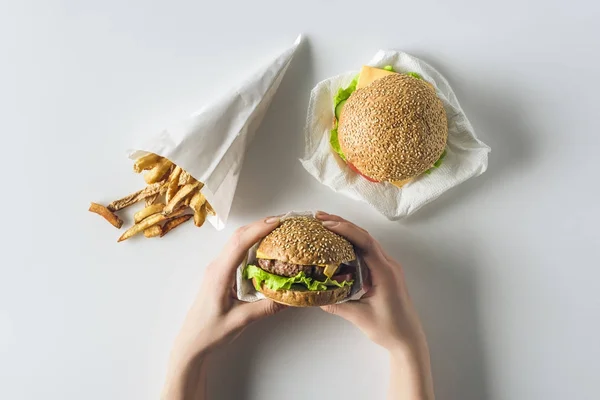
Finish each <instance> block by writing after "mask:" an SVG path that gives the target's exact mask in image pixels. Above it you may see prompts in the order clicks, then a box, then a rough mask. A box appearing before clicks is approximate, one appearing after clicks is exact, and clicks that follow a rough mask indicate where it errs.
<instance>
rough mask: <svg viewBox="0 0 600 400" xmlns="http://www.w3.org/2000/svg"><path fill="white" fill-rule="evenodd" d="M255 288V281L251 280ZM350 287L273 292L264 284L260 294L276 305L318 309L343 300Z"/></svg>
mask: <svg viewBox="0 0 600 400" xmlns="http://www.w3.org/2000/svg"><path fill="white" fill-rule="evenodd" d="M252 282H253V283H254V286H256V283H257V282H256V279H252ZM350 289H351V286H344V287H336V288H334V289H329V290H317V291H311V290H289V289H283V290H273V289H269V288H268V287H266V286H265V285H264V284H262V285H261V287H260V292H261V293H262V294H264V295H265V297H267V298H268V299H271V300H273V301H274V302H276V303H280V304H285V305H286V306H292V307H319V306H326V305H328V304H335V303H337V302H338V301H340V300H344V299H345V298H346V297H348V295H349V294H350Z"/></svg>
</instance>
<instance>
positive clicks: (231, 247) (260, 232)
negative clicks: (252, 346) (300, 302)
mask: <svg viewBox="0 0 600 400" xmlns="http://www.w3.org/2000/svg"><path fill="white" fill-rule="evenodd" d="M278 225H279V218H267V219H265V220H260V221H257V222H254V223H252V224H250V225H247V226H244V227H241V228H239V229H238V230H236V232H235V233H234V234H233V236H232V237H231V238H230V239H229V241H228V242H227V244H226V245H225V247H224V248H223V250H222V251H221V254H220V255H219V256H218V257H217V258H216V259H215V260H214V261H213V262H211V263H210V264H209V265H208V266H207V268H206V272H205V274H204V279H203V281H202V285H201V288H200V291H199V293H198V296H197V297H196V300H195V301H194V303H193V305H192V307H191V309H190V310H189V311H188V314H187V316H186V318H185V321H184V323H183V327H182V329H181V331H180V333H179V335H178V336H177V338H176V340H175V344H174V346H173V351H172V353H171V360H170V366H169V373H168V376H167V383H166V385H165V388H164V390H163V397H162V398H163V399H183V398H201V397H199V395H198V396H187V395H185V393H186V392H187V393H189V392H190V391H193V392H198V391H203V390H204V388H202V389H201V390H200V388H198V387H195V388H193V390H190V389H186V386H187V385H189V384H190V383H189V382H186V381H185V380H190V377H189V376H188V375H195V377H194V378H193V379H192V381H195V385H198V383H197V382H200V381H203V379H202V377H201V376H200V375H201V367H202V365H201V364H203V360H204V358H205V356H206V355H208V354H209V353H210V352H211V351H212V350H213V349H215V348H216V347H218V346H219V345H222V344H225V343H229V342H231V341H232V340H233V339H235V338H236V337H237V336H238V335H239V334H240V333H241V332H242V330H243V329H244V328H245V327H246V326H248V325H249V324H250V323H252V322H254V321H256V320H258V319H260V318H263V317H266V316H269V315H273V314H275V313H276V312H277V311H280V310H281V309H283V308H285V306H282V305H280V304H277V303H275V302H273V301H271V300H261V301H257V302H254V303H244V302H241V301H239V300H237V298H236V293H235V291H234V287H233V285H234V282H235V273H236V270H237V267H238V266H239V265H240V263H241V262H242V261H243V260H244V258H245V257H246V254H247V252H248V250H249V249H250V248H251V247H252V246H253V245H254V244H255V243H257V242H258V241H259V240H260V239H262V238H263V237H265V236H266V235H267V234H269V233H270V232H271V231H272V230H273V229H275V228H276V227H277V226H278Z"/></svg>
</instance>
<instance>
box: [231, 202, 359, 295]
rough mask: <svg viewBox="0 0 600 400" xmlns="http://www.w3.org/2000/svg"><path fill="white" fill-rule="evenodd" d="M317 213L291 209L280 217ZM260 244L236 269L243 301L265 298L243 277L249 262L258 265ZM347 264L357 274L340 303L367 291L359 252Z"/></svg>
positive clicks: (237, 283)
mask: <svg viewBox="0 0 600 400" xmlns="http://www.w3.org/2000/svg"><path fill="white" fill-rule="evenodd" d="M315 215H316V213H315V212H312V211H301V212H296V211H290V212H288V213H287V214H284V215H281V216H280V218H281V219H282V220H284V219H286V218H290V217H298V216H305V217H306V216H308V217H314V216H315ZM259 245H260V242H259V243H256V244H255V245H254V246H252V248H251V249H250V250H248V254H247V256H246V258H245V259H244V261H243V262H242V263H241V264H240V265H239V267H238V269H237V271H236V278H235V279H236V286H235V287H236V292H237V298H238V299H239V300H241V301H246V302H249V303H252V302H254V301H258V300H261V299H264V298H265V295H264V294H262V293H260V292H257V291H256V289H255V288H254V285H253V284H252V281H251V280H249V279H244V277H243V272H244V268H245V267H246V265H248V264H254V265H257V264H256V250H257V249H258V246H259ZM346 264H347V265H350V266H355V267H356V276H355V277H354V284H353V285H352V289H351V290H350V295H349V296H348V297H347V298H345V299H343V300H341V301H339V302H338V304H339V303H345V302H346V301H349V300H358V299H360V298H361V297H362V296H363V295H364V294H365V293H366V289H365V280H366V279H367V275H368V270H367V265H366V263H365V262H364V261H363V260H362V258H360V256H359V255H358V254H357V259H356V260H354V261H352V262H348V263H346Z"/></svg>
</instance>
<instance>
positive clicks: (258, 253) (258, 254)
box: [256, 250, 269, 259]
mask: <svg viewBox="0 0 600 400" xmlns="http://www.w3.org/2000/svg"><path fill="white" fill-rule="evenodd" d="M256 258H263V259H269V257H267V255H266V254H264V253H261V252H260V251H258V250H256Z"/></svg>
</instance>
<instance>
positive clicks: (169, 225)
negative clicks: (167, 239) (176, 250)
mask: <svg viewBox="0 0 600 400" xmlns="http://www.w3.org/2000/svg"><path fill="white" fill-rule="evenodd" d="M190 218H192V214H185V215H182V216H180V217H175V218H169V219H168V220H167V222H165V226H164V227H163V229H162V233H161V234H160V237H163V236H165V235H166V234H167V233H169V232H171V231H172V230H173V229H175V228H177V227H178V226H179V225H181V224H183V223H184V222H186V221H187V220H189V219H190Z"/></svg>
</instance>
